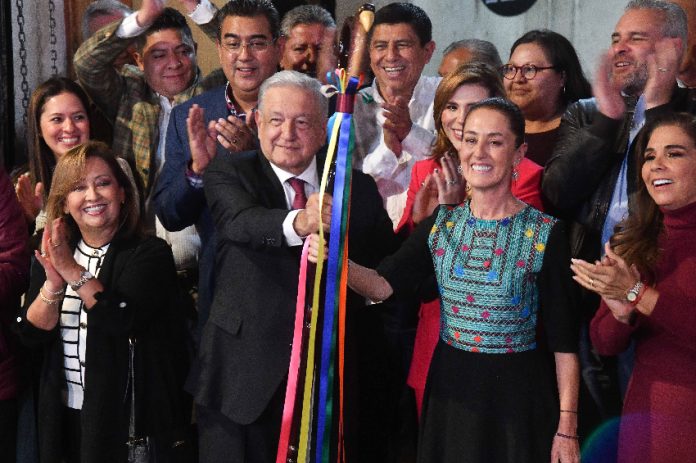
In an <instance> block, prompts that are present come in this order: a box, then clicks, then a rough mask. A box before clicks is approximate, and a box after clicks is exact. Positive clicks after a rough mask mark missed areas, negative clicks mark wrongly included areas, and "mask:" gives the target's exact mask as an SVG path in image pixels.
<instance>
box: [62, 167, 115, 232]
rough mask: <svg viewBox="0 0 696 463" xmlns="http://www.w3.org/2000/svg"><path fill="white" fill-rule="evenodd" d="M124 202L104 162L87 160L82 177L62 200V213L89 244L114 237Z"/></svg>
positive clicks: (113, 177)
mask: <svg viewBox="0 0 696 463" xmlns="http://www.w3.org/2000/svg"><path fill="white" fill-rule="evenodd" d="M124 199H125V193H124V191H123V188H121V186H120V185H119V184H118V182H117V180H116V177H115V176H114V174H113V172H112V171H111V169H110V168H109V165H108V164H107V163H106V162H105V161H104V160H103V159H100V158H98V157H90V158H88V159H87V160H86V162H85V172H84V177H83V178H82V179H80V181H78V182H77V183H76V184H75V185H74V186H73V188H72V190H71V191H70V193H68V195H67V196H66V197H65V205H64V208H65V209H64V212H65V213H66V214H70V215H71V216H72V218H73V219H74V220H75V223H76V224H77V226H78V228H79V229H80V233H81V234H82V236H83V238H85V241H87V242H88V243H89V242H90V240H89V237H90V236H100V237H104V236H110V237H113V236H114V235H115V234H116V231H117V230H118V227H119V214H120V212H121V203H122V202H123V201H124ZM108 241H110V240H107V241H106V242H108Z"/></svg>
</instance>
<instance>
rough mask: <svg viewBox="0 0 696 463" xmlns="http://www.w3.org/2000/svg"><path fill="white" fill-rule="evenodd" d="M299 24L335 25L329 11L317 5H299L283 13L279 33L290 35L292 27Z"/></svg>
mask: <svg viewBox="0 0 696 463" xmlns="http://www.w3.org/2000/svg"><path fill="white" fill-rule="evenodd" d="M299 24H321V25H322V26H324V27H327V28H328V27H334V28H335V27H336V21H334V19H333V18H332V17H331V13H329V12H328V11H326V10H325V9H324V8H322V7H320V6H317V5H300V6H296V7H295V8H293V9H292V10H290V11H288V12H287V13H285V16H283V20H282V21H281V22H280V35H283V36H285V37H289V36H290V32H291V31H292V29H293V28H294V27H295V26H297V25H299Z"/></svg>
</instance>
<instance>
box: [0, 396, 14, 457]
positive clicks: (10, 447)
mask: <svg viewBox="0 0 696 463" xmlns="http://www.w3.org/2000/svg"><path fill="white" fill-rule="evenodd" d="M16 448H17V399H7V400H0V455H2V458H6V459H7V460H6V461H12V462H14V461H15V453H16Z"/></svg>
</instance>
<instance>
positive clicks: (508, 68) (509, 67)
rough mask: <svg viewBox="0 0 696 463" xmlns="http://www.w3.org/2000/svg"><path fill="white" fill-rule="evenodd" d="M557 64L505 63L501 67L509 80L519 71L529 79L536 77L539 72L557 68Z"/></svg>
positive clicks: (501, 70)
mask: <svg viewBox="0 0 696 463" xmlns="http://www.w3.org/2000/svg"><path fill="white" fill-rule="evenodd" d="M556 67H557V66H544V67H540V66H534V65H533V64H523V65H522V66H515V65H514V64H505V65H503V66H502V67H501V68H500V72H501V73H502V74H503V77H505V78H506V79H508V80H513V79H514V78H515V76H516V75H517V71H520V73H521V75H522V77H524V78H525V79H527V80H532V79H533V78H535V77H536V75H537V72H539V71H544V70H546V69H556Z"/></svg>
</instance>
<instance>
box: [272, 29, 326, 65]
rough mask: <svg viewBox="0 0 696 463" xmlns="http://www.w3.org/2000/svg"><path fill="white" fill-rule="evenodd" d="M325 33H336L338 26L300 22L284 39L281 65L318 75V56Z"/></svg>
mask: <svg viewBox="0 0 696 463" xmlns="http://www.w3.org/2000/svg"><path fill="white" fill-rule="evenodd" d="M325 34H332V35H335V34H336V28H335V27H331V28H327V27H324V25H322V24H298V25H297V26H295V27H293V28H292V29H291V30H290V36H289V37H285V38H284V39H283V46H282V56H281V59H280V67H281V68H283V69H285V70H289V71H298V72H301V73H303V74H307V75H310V76H312V77H316V76H317V58H318V56H319V52H320V51H321V46H322V40H323V38H324V35H325Z"/></svg>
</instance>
